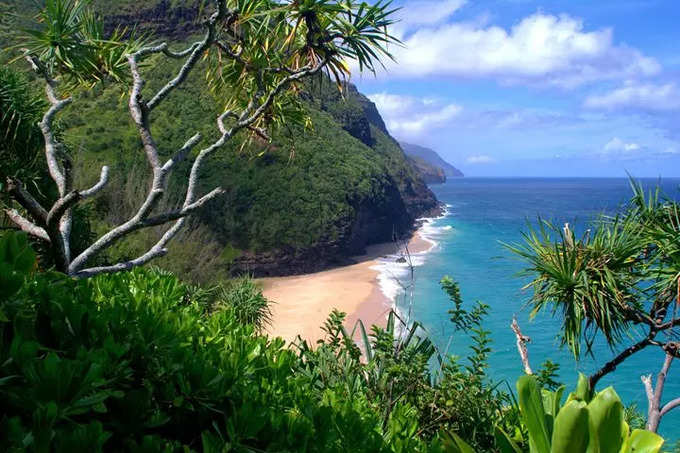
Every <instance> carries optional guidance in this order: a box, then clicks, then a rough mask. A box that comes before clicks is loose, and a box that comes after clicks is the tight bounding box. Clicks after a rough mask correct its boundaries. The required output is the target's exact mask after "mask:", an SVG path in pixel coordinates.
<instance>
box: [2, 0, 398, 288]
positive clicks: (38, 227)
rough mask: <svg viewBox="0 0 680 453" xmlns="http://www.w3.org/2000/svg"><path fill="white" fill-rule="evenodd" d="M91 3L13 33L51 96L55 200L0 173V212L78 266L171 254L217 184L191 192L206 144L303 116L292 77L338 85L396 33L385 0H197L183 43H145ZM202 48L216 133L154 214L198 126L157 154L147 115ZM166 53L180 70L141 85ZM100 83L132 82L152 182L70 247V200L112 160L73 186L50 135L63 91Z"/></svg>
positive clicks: (48, 147)
mask: <svg viewBox="0 0 680 453" xmlns="http://www.w3.org/2000/svg"><path fill="white" fill-rule="evenodd" d="M88 3H89V2H88V1H84V0H47V1H46V3H45V8H44V9H43V10H42V12H41V13H40V16H39V18H40V21H39V24H38V25H39V27H38V28H37V29H35V30H30V31H28V32H27V33H28V36H27V37H25V38H24V40H23V41H22V43H21V47H22V51H23V56H24V57H25V59H26V60H27V61H28V62H29V63H30V65H31V68H32V69H33V71H34V72H35V73H36V74H37V75H38V76H39V77H40V78H41V79H42V80H44V82H45V90H46V93H47V98H48V100H49V105H50V107H49V109H48V110H47V112H45V114H44V115H43V117H42V120H41V121H40V123H39V126H40V130H41V133H42V136H43V139H44V151H45V158H46V162H47V168H48V170H49V175H50V177H51V179H52V180H53V181H54V183H55V185H56V187H57V189H58V195H59V196H58V199H57V201H56V202H55V203H54V204H53V205H52V206H49V207H46V206H43V205H41V203H39V202H38V201H37V200H36V197H34V196H33V195H32V194H31V193H30V191H29V190H27V189H26V186H25V184H23V182H22V181H21V180H20V179H18V178H14V177H9V178H8V179H7V191H8V193H9V195H10V196H11V197H12V198H13V199H14V200H15V201H16V202H17V203H18V205H19V206H20V207H21V209H22V210H21V211H20V210H19V209H14V208H12V209H7V210H6V214H7V215H8V216H9V217H10V219H12V221H13V222H14V223H15V224H16V225H17V226H18V227H19V228H21V229H22V230H24V231H26V232H27V233H29V234H31V235H33V236H34V237H37V238H40V239H41V240H43V241H45V242H47V243H49V246H50V248H51V250H52V251H53V254H54V257H55V263H56V267H57V269H58V270H59V271H61V272H64V273H66V274H68V275H71V276H75V277H88V276H92V275H96V274H100V273H106V272H116V271H121V270H126V269H130V268H132V267H135V266H139V265H143V264H145V263H147V262H149V261H151V260H153V259H154V258H157V257H160V256H162V255H164V254H165V253H167V247H168V244H169V243H170V241H171V240H172V239H173V238H174V237H175V236H176V235H177V233H178V232H179V231H180V230H181V228H182V227H183V226H184V224H185V220H186V217H187V216H189V215H190V214H192V213H194V212H196V211H197V210H199V209H201V208H202V207H204V206H205V205H206V204H207V203H208V202H210V201H211V200H213V199H214V198H215V197H218V196H219V195H220V194H221V193H222V192H223V190H222V189H221V188H219V187H216V188H215V189H213V190H212V191H209V192H208V193H207V194H204V195H199V194H198V193H197V188H198V186H197V183H198V180H199V178H200V174H201V169H202V166H203V165H204V163H205V161H206V159H207V158H208V157H210V155H212V154H214V153H215V152H216V151H217V150H219V149H220V148H222V147H223V146H224V145H225V144H226V143H227V142H228V141H230V140H232V139H233V138H234V137H235V136H236V135H238V134H239V133H247V134H250V135H252V136H257V137H258V138H259V139H261V140H269V135H268V131H267V129H268V127H269V126H271V125H272V124H273V125H276V124H282V123H284V122H290V121H304V115H301V109H302V108H301V106H300V104H299V102H297V101H296V98H295V94H296V93H297V92H299V90H300V89H301V87H300V86H299V83H300V81H302V80H303V79H305V78H309V77H312V76H315V75H319V76H320V75H322V74H323V73H325V74H327V75H329V76H331V77H333V78H334V79H335V80H336V82H337V83H338V86H341V81H342V80H343V79H345V78H346V77H347V76H348V75H349V67H348V65H347V63H346V59H353V60H356V61H357V63H358V67H359V70H368V71H374V69H375V64H376V63H379V62H380V59H381V58H382V57H388V58H391V56H390V54H389V51H388V45H389V44H390V43H396V42H397V40H396V39H395V38H394V37H392V36H391V35H390V34H389V33H388V31H387V28H388V26H389V25H390V24H392V22H393V21H392V19H391V15H392V13H393V12H394V10H393V9H390V2H378V3H377V4H375V5H368V4H366V3H357V2H355V1H354V0H214V1H211V2H209V4H206V5H200V6H201V7H202V8H201V10H202V11H203V12H204V13H205V14H207V16H206V19H205V22H204V27H205V34H204V36H203V38H202V39H201V40H199V41H196V42H194V43H193V44H191V45H190V46H189V47H187V48H185V49H183V50H179V51H175V50H172V49H170V47H169V45H168V43H167V42H162V43H153V44H148V43H147V41H148V40H147V39H145V38H140V37H135V36H134V34H132V33H130V32H128V31H127V30H122V29H117V30H115V31H114V32H113V35H112V36H109V37H105V36H104V32H103V26H102V23H101V22H100V21H99V19H98V18H97V17H96V16H95V15H94V14H93V13H92V12H91V11H90V10H89V9H88V8H87V7H88ZM206 3H207V2H206ZM203 7H204V8H203ZM202 58H204V59H205V60H206V61H207V70H206V75H207V77H208V78H209V81H210V85H211V87H212V89H213V90H215V92H216V93H217V94H218V96H219V97H220V98H223V99H225V107H224V112H223V113H222V114H221V115H219V116H218V117H217V118H216V123H217V129H218V130H219V138H217V140H215V141H214V142H212V143H209V144H208V145H207V146H205V147H204V148H202V149H201V150H200V151H198V152H197V153H195V158H194V160H193V163H192V165H191V170H190V175H189V178H188V182H187V187H186V192H185V196H184V202H183V204H182V205H181V206H180V207H178V208H177V209H174V210H167V211H165V212H161V213H158V212H156V211H157V210H159V207H160V201H161V199H162V198H163V197H164V193H165V190H166V186H167V183H168V178H169V177H170V174H171V172H172V171H173V169H175V168H176V167H177V165H178V164H179V163H180V162H182V161H184V160H185V159H186V158H187V157H188V156H189V155H190V154H192V153H194V149H195V148H197V146H198V144H199V143H200V142H201V140H202V137H201V136H200V134H196V135H194V136H193V137H191V138H189V139H188V140H187V141H186V142H185V144H184V145H183V146H182V147H181V148H180V149H178V150H176V152H175V153H174V155H173V156H172V157H171V158H169V159H167V160H164V159H162V157H161V155H160V153H159V146H158V144H157V143H156V141H155V140H154V136H153V134H152V132H151V122H152V114H153V112H154V110H155V109H157V108H158V107H159V106H160V105H161V104H162V103H163V101H164V100H165V99H166V98H167V97H168V96H170V95H171V94H172V92H173V91H174V90H176V89H178V88H179V87H180V86H182V85H183V84H184V83H186V81H187V77H188V75H189V74H190V73H191V72H192V71H195V70H196V67H197V66H199V65H198V63H199V60H201V59H202ZM163 59H172V60H180V61H181V67H180V69H179V71H178V72H177V73H176V74H175V76H174V77H173V78H172V79H171V80H169V81H167V82H165V83H164V84H163V85H162V86H161V87H160V89H158V90H157V91H156V90H148V89H145V85H146V82H147V80H146V79H145V77H144V71H143V67H144V65H145V64H148V63H150V62H153V63H154V64H163ZM98 83H119V84H126V85H128V86H129V87H130V92H129V101H128V105H129V111H130V116H131V118H132V120H133V122H134V124H135V126H136V129H137V131H138V133H139V138H140V141H141V143H142V148H143V151H144V153H145V156H146V160H147V162H148V165H149V168H150V170H151V173H152V182H151V187H150V189H149V191H148V193H147V195H146V197H145V199H144V200H143V201H142V203H141V205H140V207H139V209H138V211H137V212H136V213H135V214H134V215H133V216H132V217H131V218H129V219H128V220H127V221H125V222H123V223H121V224H119V225H118V226H116V227H114V228H113V229H111V230H110V231H108V232H107V233H105V234H103V235H102V236H101V237H99V238H98V239H96V240H94V242H92V243H91V244H90V245H89V246H88V247H86V248H85V250H84V251H82V252H81V253H79V254H78V255H77V256H72V253H71V241H72V238H71V231H72V223H73V209H74V208H75V207H76V206H77V205H78V204H79V203H81V202H82V201H83V200H87V199H89V198H92V197H95V196H96V195H97V194H98V193H99V192H100V191H101V190H102V189H103V188H104V187H105V186H106V185H107V183H108V180H109V168H108V167H107V166H104V167H102V169H101V174H100V177H99V180H98V181H97V182H96V183H95V184H94V185H93V186H92V187H90V188H87V189H77V188H75V187H74V184H73V174H72V168H71V163H70V158H69V156H68V152H67V151H66V149H65V146H64V144H63V143H62V142H61V141H60V140H59V137H58V136H57V134H55V126H54V121H55V118H56V116H57V115H58V114H59V112H61V111H62V110H63V109H65V108H67V107H68V106H69V105H70V104H71V103H72V97H70V96H64V93H65V92H68V91H69V90H74V89H76V88H77V87H80V86H83V85H85V86H88V85H94V84H98ZM166 224H170V226H169V228H168V229H167V230H166V231H165V233H164V234H163V235H162V237H161V238H160V240H159V241H158V242H157V243H156V244H155V245H153V246H152V247H151V248H150V249H149V250H148V251H146V252H145V253H144V254H142V255H141V256H139V257H137V258H135V259H131V260H129V261H125V262H118V263H108V264H103V265H96V264H92V262H93V260H94V258H95V257H97V256H101V254H102V252H104V251H105V250H107V249H108V248H110V247H111V246H112V245H114V244H115V243H116V242H118V241H119V240H121V239H122V238H124V237H126V236H127V235H129V234H131V233H133V232H136V231H139V230H142V229H145V228H149V227H156V226H159V225H166Z"/></svg>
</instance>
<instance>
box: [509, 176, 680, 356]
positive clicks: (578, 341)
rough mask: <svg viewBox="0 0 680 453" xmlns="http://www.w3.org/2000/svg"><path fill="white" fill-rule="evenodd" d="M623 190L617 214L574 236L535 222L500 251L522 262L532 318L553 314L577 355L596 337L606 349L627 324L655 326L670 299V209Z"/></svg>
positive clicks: (673, 258) (676, 227)
mask: <svg viewBox="0 0 680 453" xmlns="http://www.w3.org/2000/svg"><path fill="white" fill-rule="evenodd" d="M631 185H632V187H633V193H634V196H633V199H632V200H631V202H630V203H629V204H628V206H626V209H625V210H624V211H623V212H622V213H621V215H619V216H616V217H606V216H603V217H601V218H600V219H599V220H598V221H597V222H595V225H594V228H593V229H589V230H587V231H586V232H585V233H584V234H583V235H581V236H580V237H577V236H576V234H575V233H574V232H573V231H572V230H571V229H570V228H569V226H568V224H567V225H566V226H565V227H564V228H561V229H560V228H557V227H555V226H553V225H552V224H550V223H549V222H542V223H541V225H540V227H539V228H538V229H530V230H529V232H527V233H526V234H525V235H524V238H525V243H524V244H522V245H513V246H508V247H509V248H510V250H511V251H513V252H515V253H516V254H517V255H519V256H520V257H521V258H522V259H524V260H525V261H526V262H527V263H528V266H529V267H528V268H527V269H526V274H528V275H531V276H532V278H533V279H532V281H531V282H530V283H529V284H528V285H527V287H528V288H531V289H532V290H533V296H532V299H531V301H530V304H531V305H532V306H533V311H532V314H536V313H537V312H539V311H542V310H549V311H551V312H552V313H553V314H559V316H560V317H561V319H562V321H563V326H562V329H561V332H560V334H561V337H562V341H563V343H564V344H566V345H567V346H568V347H569V348H570V349H571V350H572V352H573V353H574V355H575V356H576V357H577V358H578V357H579V355H580V353H581V347H582V344H585V347H586V350H587V351H590V348H591V346H592V344H593V341H594V339H595V337H596V336H597V335H598V334H601V335H603V336H604V338H605V340H606V341H607V343H608V344H609V345H610V346H611V347H612V348H614V347H616V346H619V345H620V344H621V343H622V342H623V341H624V340H625V339H627V338H628V337H629V334H630V333H631V328H632V326H633V325H635V324H641V323H642V324H643V325H644V324H646V325H648V326H653V325H654V323H655V322H659V323H663V321H665V320H666V317H667V316H671V312H672V310H671V306H672V305H673V304H674V303H675V302H676V301H675V297H674V294H676V292H677V285H678V280H677V276H678V275H680V248H679V247H678V245H677V244H678V241H677V237H678V232H679V231H680V215H679V212H680V211H679V208H678V204H677V203H676V202H673V201H670V200H669V201H664V200H662V199H661V198H660V196H659V192H658V190H657V191H656V192H655V193H650V194H649V196H646V195H645V193H644V191H643V189H642V188H641V186H640V185H639V184H637V183H636V182H635V181H631Z"/></svg>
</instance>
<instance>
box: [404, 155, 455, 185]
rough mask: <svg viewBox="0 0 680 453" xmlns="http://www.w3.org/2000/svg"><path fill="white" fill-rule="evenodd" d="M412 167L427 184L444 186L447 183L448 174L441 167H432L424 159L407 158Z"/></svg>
mask: <svg viewBox="0 0 680 453" xmlns="http://www.w3.org/2000/svg"><path fill="white" fill-rule="evenodd" d="M406 159H408V162H409V163H410V164H411V166H412V167H413V168H414V169H415V170H416V172H418V176H420V178H421V179H422V180H423V181H425V182H426V183H427V184H443V183H445V182H446V174H444V170H443V169H442V168H441V167H437V166H436V165H432V164H431V163H429V162H427V161H426V160H425V159H423V158H422V157H418V156H408V155H407V156H406Z"/></svg>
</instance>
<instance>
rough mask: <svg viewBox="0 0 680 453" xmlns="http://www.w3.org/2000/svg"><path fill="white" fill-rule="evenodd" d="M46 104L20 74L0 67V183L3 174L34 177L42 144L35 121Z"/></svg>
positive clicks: (2, 179)
mask: <svg viewBox="0 0 680 453" xmlns="http://www.w3.org/2000/svg"><path fill="white" fill-rule="evenodd" d="M46 104H47V103H46V102H45V100H44V99H43V98H42V96H40V95H39V94H37V93H36V92H35V91H34V90H33V89H32V88H31V86H30V83H29V81H28V79H27V78H26V77H25V76H24V75H23V74H21V73H19V72H17V71H16V70H14V69H13V68H11V67H8V66H2V67H0V184H5V178H6V177H7V176H20V177H24V178H25V177H28V178H29V179H30V180H31V183H32V180H33V179H35V176H36V175H35V171H36V168H39V167H40V164H41V163H42V162H41V161H39V159H38V158H39V157H40V149H41V147H42V144H43V138H42V135H41V132H40V129H39V128H38V122H39V121H40V119H41V117H42V113H43V110H44V109H45V106H46ZM43 166H44V163H43Z"/></svg>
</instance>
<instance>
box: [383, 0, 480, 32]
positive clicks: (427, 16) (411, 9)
mask: <svg viewBox="0 0 680 453" xmlns="http://www.w3.org/2000/svg"><path fill="white" fill-rule="evenodd" d="M466 3H467V0H418V1H409V2H408V4H407V6H406V7H405V8H403V9H401V10H400V11H399V13H398V17H399V22H397V24H395V25H394V27H393V28H394V30H393V31H392V32H393V33H404V32H406V31H408V30H412V29H413V28H415V27H418V26H421V25H436V24H440V23H441V22H443V21H444V20H446V19H448V18H449V17H451V15H452V14H453V13H455V12H456V11H458V10H459V9H460V8H461V7H463V6H464V5H465V4H466Z"/></svg>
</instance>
